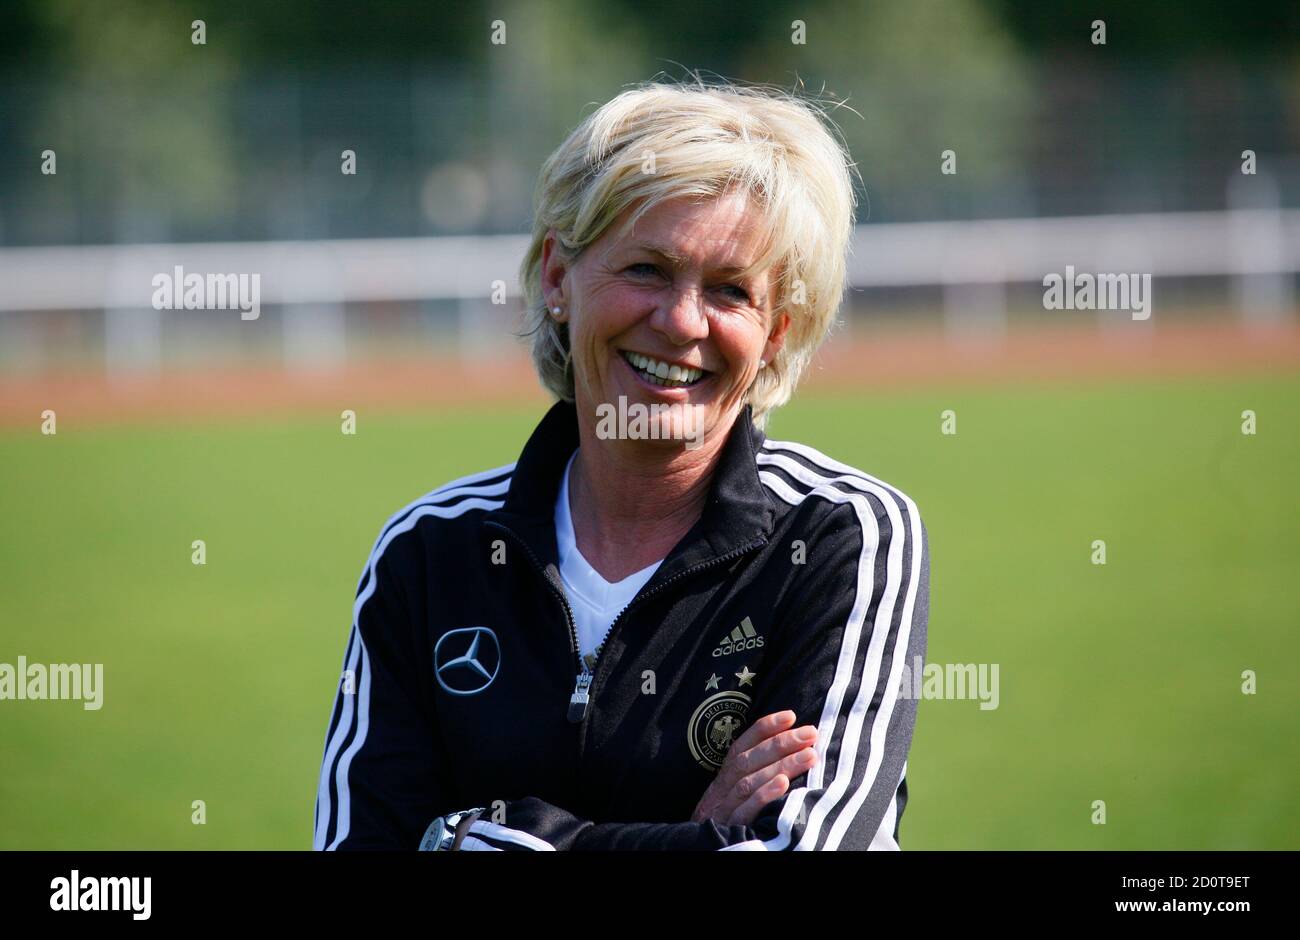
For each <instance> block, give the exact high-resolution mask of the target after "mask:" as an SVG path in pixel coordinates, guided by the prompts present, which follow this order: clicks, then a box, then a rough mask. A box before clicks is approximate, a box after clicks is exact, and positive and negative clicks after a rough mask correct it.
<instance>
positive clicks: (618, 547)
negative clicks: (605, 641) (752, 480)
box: [569, 424, 727, 581]
mask: <svg viewBox="0 0 1300 940" xmlns="http://www.w3.org/2000/svg"><path fill="white" fill-rule="evenodd" d="M578 438H579V441H580V446H579V449H578V456H577V458H576V459H575V460H574V461H573V472H572V475H571V476H570V478H569V504H570V507H571V514H572V517H573V534H574V539H575V541H576V542H577V546H578V551H580V552H581V553H582V557H583V558H585V559H586V560H587V563H588V564H589V565H591V567H593V568H595V569H596V571H598V572H599V573H600V576H601V577H603V578H604V579H605V580H606V581H621V580H623V579H624V578H626V577H627V576H628V575H630V574H634V573H635V572H637V571H640V570H641V569H642V568H645V567H646V566H647V565H651V564H653V563H654V562H656V561H659V560H660V559H661V558H663V557H664V556H666V555H667V554H668V553H669V552H670V551H672V549H673V546H675V545H676V544H677V543H678V542H680V541H681V539H682V537H683V536H684V535H685V534H686V533H687V532H689V531H690V529H691V526H693V525H695V523H696V522H697V521H699V518H700V516H701V515H702V514H703V512H704V505H705V500H706V499H707V498H708V494H709V486H710V484H711V482H712V479H713V472H714V470H715V469H716V467H717V464H718V459H719V457H720V455H721V453H722V448H723V446H724V445H725V443H726V439H727V435H726V434H725V433H724V434H709V435H705V441H704V444H703V445H702V446H701V447H699V448H697V449H695V450H687V449H686V448H684V447H682V446H681V442H671V441H630V440H628V441H625V440H601V439H600V438H598V437H597V436H596V432H595V427H594V425H593V426H588V425H586V424H582V425H580V427H579V429H578ZM674 444H675V445H676V446H674Z"/></svg>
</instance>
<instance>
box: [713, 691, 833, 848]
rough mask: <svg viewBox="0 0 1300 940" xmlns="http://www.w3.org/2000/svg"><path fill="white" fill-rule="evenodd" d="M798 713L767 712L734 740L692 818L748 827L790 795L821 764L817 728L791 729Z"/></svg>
mask: <svg viewBox="0 0 1300 940" xmlns="http://www.w3.org/2000/svg"><path fill="white" fill-rule="evenodd" d="M794 721H795V713H794V712H792V711H783V712H773V713H772V714H771V715H764V716H763V717H762V718H760V719H759V720H758V721H756V722H754V723H753V724H752V725H750V726H749V727H748V728H746V729H745V733H744V734H742V735H741V736H740V737H739V738H737V739H736V740H735V741H733V742H732V744H731V747H730V749H728V751H727V757H726V759H725V760H724V761H723V762H722V767H721V768H719V770H718V775H717V776H716V777H715V778H714V779H713V783H711V784H710V785H709V788H708V789H707V790H705V791H704V796H702V797H700V802H699V804H698V805H697V806H696V807H695V812H693V813H692V814H691V822H704V821H705V820H706V819H711V820H713V821H714V822H716V823H717V824H718V825H720V826H736V825H739V826H748V825H749V824H750V823H752V822H753V821H754V820H755V819H756V818H758V813H759V811H760V810H761V809H762V808H763V807H764V806H766V805H767V804H768V803H771V802H772V801H773V800H778V799H780V798H781V797H782V796H784V795H785V791H786V790H788V789H789V787H790V781H791V780H792V779H794V778H795V777H798V776H800V775H802V774H805V773H807V772H808V771H809V770H811V769H812V768H813V767H815V766H816V764H817V752H816V751H815V750H814V749H813V745H814V744H816V743H817V728H816V727H815V726H813V725H804V726H803V727H800V728H791V725H793V724H794Z"/></svg>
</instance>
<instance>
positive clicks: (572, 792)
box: [315, 402, 929, 851]
mask: <svg viewBox="0 0 1300 940" xmlns="http://www.w3.org/2000/svg"><path fill="white" fill-rule="evenodd" d="M577 446H578V426H577V412H576V409H575V407H574V406H573V404H571V403H566V402H558V403H556V404H555V405H554V406H553V407H552V408H551V409H550V411H549V412H548V413H547V414H546V416H545V418H544V419H543V420H542V422H541V424H540V425H539V426H538V427H537V429H536V430H535V431H534V432H533V434H532V436H531V437H530V438H529V440H528V443H527V445H526V446H525V447H524V450H523V453H522V454H521V455H520V458H519V460H518V462H517V463H515V464H511V465H508V466H505V467H500V468H498V469H495V470H489V471H487V472H485V473H480V474H476V475H474V476H469V477H465V478H463V479H460V480H456V481H454V482H452V483H449V484H447V485H446V486H443V487H441V488H440V489H437V490H434V491H433V492H432V493H430V494H428V495H427V496H425V497H424V498H422V499H420V500H417V501H416V502H414V503H412V504H411V505H409V506H407V507H406V508H404V509H402V510H401V511H400V512H398V513H397V514H396V515H394V516H393V517H392V518H391V519H390V520H389V521H388V523H387V524H386V525H385V526H384V527H383V529H382V530H381V532H380V534H379V538H378V539H377V541H376V542H375V545H374V549H373V551H372V552H371V554H370V558H369V560H368V561H367V563H366V566H365V569H364V571H363V572H362V575H361V581H360V584H359V586H358V589H357V595H356V601H355V603H354V606H353V621H352V631H351V634H350V635H349V637H348V641H347V648H346V652H345V656H344V663H343V676H342V680H341V682H340V684H339V689H338V692H337V694H336V695H335V699H334V707H333V711H332V713H331V717H330V723H329V729H328V733H327V736H326V743H325V755H324V760H323V763H322V767H321V773H320V783H319V791H318V795H317V800H316V825H315V846H316V848H318V849H378V848H384V849H389V848H392V849H415V848H417V847H418V845H419V843H420V839H421V836H422V835H423V833H424V832H425V829H426V827H428V826H429V824H430V822H431V821H432V820H433V819H434V818H435V817H436V816H440V815H442V814H444V813H450V812H453V811H457V810H465V809H470V808H472V807H487V808H488V809H487V811H486V812H485V813H483V814H481V815H480V817H479V818H478V819H477V820H476V821H475V822H474V823H473V825H472V826H471V827H470V828H469V832H468V834H467V836H466V837H465V839H464V841H463V843H462V845H461V849H462V850H497V849H499V850H507V851H520V850H523V851H527V850H534V851H536V850H540V851H553V850H558V851H587V850H605V849H647V850H653V849H702V850H718V849H735V850H758V851H767V850H785V849H801V850H808V849H816V850H834V849H868V848H889V849H894V848H897V847H898V843H897V839H898V822H899V817H900V816H901V815H902V812H903V807H904V805H905V804H906V802H907V785H906V782H905V779H904V774H905V771H906V758H907V750H908V746H909V745H910V743H911V739H912V730H913V727H914V725H915V720H916V704H917V703H916V701H915V700H914V699H912V698H910V697H906V690H905V689H903V688H901V683H900V677H901V676H902V672H901V670H902V668H903V666H904V665H905V664H907V665H909V666H911V667H912V668H913V669H914V670H915V668H916V667H917V665H918V660H922V661H923V657H924V655H925V646H926V622H927V614H928V606H929V558H928V552H927V545H926V531H925V528H924V526H923V525H922V523H921V519H920V516H919V514H918V513H917V509H916V506H915V504H914V503H913V502H912V500H911V499H909V498H908V497H907V496H905V495H904V494H902V493H900V492H899V491H898V490H896V489H894V488H893V487H891V486H889V485H888V484H885V483H882V482H880V481H879V480H876V479H874V478H872V477H870V476H867V475H866V474H864V473H862V472H861V471H859V470H855V469H854V468H852V467H848V466H845V465H843V464H840V463H836V462H835V461H833V460H831V459H829V458H828V457H826V456H824V455H822V454H821V453H819V452H818V451H816V450H813V449H812V448H809V447H805V446H803V445H800V444H794V443H787V442H781V441H774V440H768V439H767V438H766V437H765V435H764V434H763V433H762V432H761V431H759V430H758V429H757V428H756V427H754V425H753V423H752V417H751V412H750V409H749V408H748V407H746V408H745V410H744V411H743V412H742V413H741V415H740V416H739V418H738V419H737V421H736V424H735V425H734V427H733V429H732V431H731V432H730V435H729V437H728V440H727V443H726V444H725V446H724V448H723V451H722V454H721V458H720V463H719V466H718V469H717V471H716V473H715V475H714V478H713V480H712V482H711V490H710V495H709V499H708V503H707V506H706V508H705V510H704V513H703V516H702V517H701V518H700V520H699V521H698V522H697V523H696V525H695V526H694V527H693V528H692V529H691V530H690V532H689V533H687V535H686V536H685V537H684V538H683V539H682V540H681V541H680V542H679V543H678V544H677V545H676V547H674V548H673V550H672V551H671V552H670V553H669V555H668V556H667V558H666V559H665V560H664V562H663V563H662V564H661V565H660V566H659V569H658V570H657V571H656V572H655V574H654V576H653V577H652V578H651V579H650V580H649V581H648V582H647V583H646V584H645V586H644V587H643V588H642V589H641V591H640V593H639V594H638V595H637V596H636V598H635V599H634V600H633V601H632V602H631V603H630V604H629V605H628V606H627V607H626V608H625V609H624V611H623V612H622V613H621V614H620V615H619V617H618V619H617V620H615V622H614V624H613V626H612V627H611V629H610V632H609V634H608V635H607V636H606V638H605V642H604V644H603V646H602V648H601V650H600V652H599V658H598V660H597V661H596V665H595V668H594V670H593V671H592V672H591V673H589V674H587V675H585V676H584V675H583V673H584V672H585V670H584V667H583V664H582V663H581V662H580V660H579V658H578V655H577V653H576V648H577V644H576V635H575V630H574V627H573V625H572V619H571V615H570V613H569V610H568V605H567V601H566V600H565V597H564V592H563V587H562V582H561V580H560V577H559V571H558V557H557V549H556V541H555V530H554V522H553V520H554V508H555V499H556V496H557V494H558V492H559V485H560V473H561V471H562V470H563V469H564V467H565V464H566V462H567V461H568V458H569V456H570V455H571V454H572V453H573V451H574V450H575V449H576V448H577ZM645 498H646V500H647V503H648V504H650V505H653V501H654V498H655V495H654V493H653V492H647V493H646V494H645ZM584 685H586V686H587V687H585V688H579V690H578V691H577V693H575V687H583V686H584ZM584 698H585V699H586V701H585V703H584V702H583V699H584ZM783 709H793V710H794V711H795V713H796V715H797V716H798V717H797V723H798V724H815V725H816V726H817V728H818V740H817V743H816V750H817V754H818V758H819V760H818V763H817V765H816V766H815V767H814V768H813V769H812V770H811V771H809V772H808V773H806V774H804V775H803V776H801V777H797V778H795V779H794V780H792V781H791V786H790V789H789V790H788V792H787V793H786V795H785V796H784V797H783V798H782V799H780V800H777V801H775V802H773V803H769V804H768V805H767V806H766V807H765V808H764V809H763V811H762V812H761V813H760V815H759V816H758V818H757V819H756V820H755V821H754V823H753V825H751V826H738V825H729V826H721V825H717V824H716V823H714V822H711V821H710V822H703V823H694V822H688V821H686V820H689V819H690V817H691V814H692V811H693V810H694V808H695V806H696V804H697V803H698V801H699V799H700V797H701V796H702V795H703V793H704V791H705V789H706V788H707V787H708V785H709V783H710V781H711V780H712V779H713V776H714V774H715V773H716V771H717V768H718V767H719V765H720V764H721V761H722V759H723V758H724V757H725V754H726V751H727V747H728V746H729V744H730V743H731V741H732V740H734V739H735V737H736V736H737V735H738V734H739V733H740V731H741V730H743V728H744V726H745V725H746V723H747V721H749V720H753V719H756V718H759V717H761V716H763V715H766V714H769V713H771V712H775V711H781V710H783Z"/></svg>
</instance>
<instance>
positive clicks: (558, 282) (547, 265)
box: [541, 229, 569, 323]
mask: <svg viewBox="0 0 1300 940" xmlns="http://www.w3.org/2000/svg"><path fill="white" fill-rule="evenodd" d="M562 254H563V252H562V251H561V249H560V246H559V242H558V236H557V235H556V232H555V229H550V230H549V231H547V233H546V237H545V238H544V239H543V240H542V272H541V273H542V299H543V300H545V301H546V307H547V310H548V311H550V310H552V309H554V308H555V307H559V308H560V314H559V316H556V317H554V318H553V319H554V320H555V322H557V323H565V322H567V321H568V319H569V310H568V307H566V306H565V298H564V278H565V275H566V274H568V271H569V268H568V265H567V264H565V262H564V261H563V260H562Z"/></svg>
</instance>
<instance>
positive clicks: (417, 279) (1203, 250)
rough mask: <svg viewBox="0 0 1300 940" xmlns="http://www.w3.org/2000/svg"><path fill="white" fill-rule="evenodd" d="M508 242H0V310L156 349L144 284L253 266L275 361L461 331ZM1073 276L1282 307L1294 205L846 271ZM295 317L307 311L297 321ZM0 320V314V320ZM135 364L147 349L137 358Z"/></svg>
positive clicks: (1021, 227)
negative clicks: (415, 316)
mask: <svg viewBox="0 0 1300 940" xmlns="http://www.w3.org/2000/svg"><path fill="white" fill-rule="evenodd" d="M526 244H527V239H526V238H524V237H522V236H475V237H455V238H450V237H449V238H393V239H387V238H386V239H351V240H330V241H277V242H222V243H196V244H141V245H97V246H61V247H38V248H3V249H0V312H5V311H39V310H104V311H107V312H108V315H107V319H106V331H105V332H106V336H105V343H106V347H107V348H108V349H109V357H110V360H112V359H113V358H114V356H113V353H112V350H113V349H115V348H121V349H127V348H134V349H136V350H137V355H136V358H140V357H139V356H138V350H139V348H140V347H141V345H143V346H144V347H145V348H146V349H148V348H150V347H152V346H153V345H155V344H156V343H157V336H158V334H159V322H160V320H159V318H160V317H161V312H160V311H157V310H154V309H153V306H152V302H151V301H152V297H153V294H154V289H155V288H154V286H153V282H154V278H155V276H156V275H158V274H160V273H168V274H170V273H171V272H173V271H174V269H175V268H176V267H177V266H180V267H181V268H182V269H183V270H184V271H186V272H198V273H203V274H214V273H223V274H228V273H236V274H250V275H251V274H253V273H256V274H259V275H260V285H261V303H262V304H264V305H285V306H286V307H288V308H293V307H301V308H303V309H302V311H301V312H300V313H297V314H293V313H291V312H289V311H288V310H287V311H286V316H285V327H284V328H285V340H286V354H287V355H289V356H290V358H293V357H294V350H298V351H299V352H300V353H301V355H302V356H303V357H305V358H308V359H311V358H313V357H318V356H325V357H327V358H328V357H330V356H337V355H341V352H340V351H341V349H342V330H343V318H342V316H341V313H340V311H341V309H342V305H343V304H347V303H357V302H367V301H370V302H375V301H420V300H438V299H444V300H445V299H453V300H459V301H461V302H462V310H464V311H465V315H464V319H465V323H464V325H465V326H466V327H467V328H468V330H469V332H470V333H471V334H472V332H473V323H472V320H473V311H474V310H480V309H481V304H482V302H484V301H485V300H487V298H489V297H490V296H492V294H493V292H494V291H498V292H502V291H503V292H504V293H505V294H506V295H507V296H508V295H513V294H515V293H516V292H517V282H516V276H517V271H518V265H519V261H520V259H521V258H522V256H523V253H524V250H525V248H526ZM1067 265H1071V266H1073V267H1074V269H1075V270H1076V271H1089V272H1113V273H1129V272H1132V273H1146V274H1150V275H1151V276H1152V278H1153V279H1159V278H1165V277H1187V276H1201V275H1206V276H1223V277H1228V278H1231V279H1233V283H1234V285H1236V286H1235V288H1234V295H1235V298H1236V300H1237V304H1238V306H1239V307H1240V309H1241V311H1242V315H1243V316H1245V317H1247V318H1248V319H1250V318H1254V319H1268V318H1270V317H1276V316H1277V315H1278V311H1283V312H1285V311H1290V310H1291V309H1292V307H1293V306H1294V293H1293V284H1294V275H1295V273H1296V272H1297V271H1300V210H1296V209H1275V208H1264V209H1256V208H1250V209H1245V208H1243V209H1237V210H1230V211H1224V212H1186V213H1166V214H1142V215H1102V216H1081V217H1072V218H1048V219H1044V218H1028V219H998V220H986V221H972V222H925V223H908V224H889V225H863V226H860V227H859V228H858V229H857V231H856V233H855V236H854V245H853V253H852V258H851V262H850V266H849V280H850V284H851V286H853V287H856V288H872V287H908V286H939V287H942V288H943V290H944V296H945V298H946V301H945V302H946V306H947V308H948V311H949V320H950V322H952V323H953V324H954V325H960V324H961V321H962V320H963V319H968V320H974V321H979V322H984V323H985V324H987V323H989V322H993V321H998V320H999V319H1000V318H1001V317H1002V316H1004V314H1005V298H1004V296H1003V291H1004V290H1005V288H1006V286H1007V285H1012V284H1028V283H1041V282H1042V279H1043V278H1044V276H1046V275H1047V274H1049V273H1053V272H1055V273H1061V272H1063V271H1064V270H1065V267H1066V266H1067ZM308 311H311V313H310V315H309V317H308ZM0 327H3V318H0ZM143 358H144V359H145V360H146V361H147V360H148V359H149V358H150V355H149V354H148V353H146V355H145V356H144V357H143Z"/></svg>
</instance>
